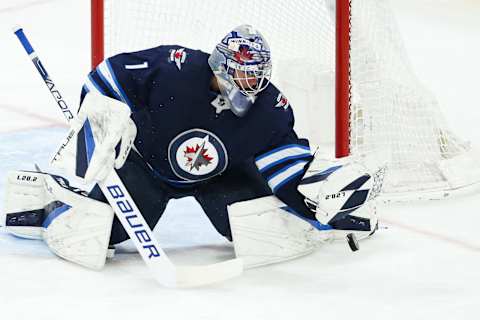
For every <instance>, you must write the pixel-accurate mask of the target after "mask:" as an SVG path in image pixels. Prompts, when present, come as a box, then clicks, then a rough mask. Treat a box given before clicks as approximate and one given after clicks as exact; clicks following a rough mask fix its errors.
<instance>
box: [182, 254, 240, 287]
mask: <svg viewBox="0 0 480 320" xmlns="http://www.w3.org/2000/svg"><path fill="white" fill-rule="evenodd" d="M243 270H244V267H243V260H242V259H240V258H235V259H231V260H227V261H223V262H219V263H214V264H210V265H205V266H189V267H178V268H177V275H176V284H175V287H179V288H189V287H199V286H205V285H209V284H212V283H216V282H221V281H225V280H228V279H231V278H235V277H238V276H239V275H241V274H242V273H243Z"/></svg>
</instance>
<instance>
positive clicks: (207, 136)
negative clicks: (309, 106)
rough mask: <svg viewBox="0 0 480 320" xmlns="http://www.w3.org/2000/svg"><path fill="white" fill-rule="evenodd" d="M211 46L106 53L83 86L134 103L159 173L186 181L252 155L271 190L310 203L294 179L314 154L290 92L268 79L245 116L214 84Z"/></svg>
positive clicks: (142, 147) (145, 149) (143, 146)
mask: <svg viewBox="0 0 480 320" xmlns="http://www.w3.org/2000/svg"><path fill="white" fill-rule="evenodd" d="M208 57H209V54H207V53H204V52H202V51H198V50H191V49H188V48H183V47H180V46H159V47H156V48H152V49H148V50H143V51H138V52H132V53H122V54H119V55H116V56H113V57H111V58H108V59H106V60H105V61H103V62H102V63H101V64H100V65H99V66H98V67H97V68H96V69H94V70H93V71H92V72H91V73H90V74H89V75H88V79H87V81H86V83H85V85H84V87H83V90H82V100H83V97H84V96H85V94H86V93H87V92H90V91H92V92H97V93H100V94H103V95H106V96H108V97H111V98H114V99H117V100H121V101H123V102H124V103H126V104H127V105H128V106H129V107H130V109H131V111H132V119H133V121H134V122H135V124H136V126H137V129H138V133H137V138H136V140H135V147H136V149H137V150H138V151H139V153H140V155H141V156H142V157H143V159H144V160H145V161H146V162H147V163H148V165H149V166H150V167H151V168H152V170H153V171H154V172H155V174H156V175H157V176H158V177H159V178H161V179H163V180H164V181H166V182H168V183H169V184H171V185H173V186H180V185H181V186H189V185H194V184H197V183H199V182H201V181H204V180H207V179H210V178H212V177H214V176H216V175H219V174H221V173H222V172H224V171H225V170H235V168H238V167H240V166H242V165H243V164H244V163H245V161H252V160H253V161H255V163H256V165H257V168H258V170H259V171H260V172H261V173H262V175H263V177H264V178H265V179H266V181H267V182H268V185H269V186H270V188H271V189H272V192H273V193H274V194H275V195H277V196H278V197H279V198H280V199H281V200H282V201H284V202H285V203H286V204H288V205H290V206H291V207H292V208H293V209H296V210H297V211H300V212H305V210H308V209H307V208H306V206H305V205H304V204H303V197H302V196H301V195H300V193H299V192H298V191H297V185H298V183H299V181H300V179H301V178H302V177H303V175H304V173H305V170H306V168H307V166H308V164H309V163H310V161H311V159H312V155H311V151H310V148H309V143H308V141H307V140H306V139H300V138H298V137H297V135H296V133H295V132H294V130H293V124H294V118H293V113H292V108H291V106H290V105H289V102H288V100H287V99H286V98H285V97H284V96H283V95H282V93H281V92H280V91H279V90H278V89H277V88H276V87H275V86H274V85H273V84H270V85H269V86H268V87H267V88H266V89H265V90H264V91H262V92H261V93H259V95H258V97H257V99H256V101H255V103H254V105H253V106H252V107H251V109H250V110H249V112H248V113H247V114H246V115H245V116H244V117H241V118H239V117H237V116H235V115H234V114H233V113H232V112H231V111H230V110H228V109H226V108H225V104H224V101H223V98H222V96H221V95H220V94H219V93H218V92H214V91H212V89H211V82H212V78H213V73H212V71H211V69H210V67H209V65H208V62H207V60H208Z"/></svg>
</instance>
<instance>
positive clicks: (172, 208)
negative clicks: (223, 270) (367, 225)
mask: <svg viewBox="0 0 480 320" xmlns="http://www.w3.org/2000/svg"><path fill="white" fill-rule="evenodd" d="M88 4H89V1H86V0H62V1H60V0H57V1H52V0H51V1H48V0H44V1H38V0H37V1H33V0H30V1H27V0H23V1H22V0H2V2H1V4H0V43H1V45H0V48H1V50H0V57H1V59H0V64H1V66H2V68H1V69H2V77H1V78H0V88H1V89H0V119H1V125H0V200H3V189H4V188H3V185H4V181H3V180H4V178H5V174H6V172H7V171H8V170H11V169H33V163H38V164H39V165H40V166H41V167H45V166H47V165H48V161H49V158H50V156H51V154H52V152H53V151H54V148H55V147H54V145H55V143H54V142H55V141H59V140H60V138H61V137H62V136H63V134H64V133H65V132H66V127H65V126H64V125H63V124H62V123H63V122H62V120H63V119H62V116H61V115H60V114H59V113H58V110H57V109H56V108H55V106H53V105H52V99H51V97H50V96H49V93H48V92H47V91H46V90H45V88H44V87H43V83H42V81H41V79H40V77H39V76H38V75H37V74H36V71H35V70H34V68H33V66H32V65H31V62H30V61H29V60H28V58H27V57H26V55H25V53H24V52H23V49H22V48H21V47H20V46H19V44H18V43H17V40H16V38H15V37H14V36H13V34H12V32H11V28H12V26H13V25H15V24H20V25H22V26H23V27H24V28H25V30H26V32H27V33H28V35H29V36H30V37H31V41H32V43H33V46H34V47H35V48H36V50H37V52H38V53H39V55H40V57H41V59H42V60H43V61H44V63H45V65H46V68H47V70H48V71H49V73H50V75H51V76H52V78H53V79H54V80H55V81H56V82H57V85H58V86H59V88H60V90H62V92H63V93H64V96H65V97H66V99H67V101H69V103H70V104H71V105H72V106H73V105H75V104H77V103H78V93H79V89H80V87H81V85H82V83H83V79H84V76H85V74H87V72H88V71H89V58H88V57H89V25H88V15H89V5H88ZM394 6H395V10H396V13H397V14H398V18H399V21H400V26H401V28H402V31H403V32H404V35H405V37H406V44H407V48H408V49H409V51H410V54H411V55H412V60H413V64H414V66H415V68H416V70H417V72H418V74H419V76H420V77H421V78H423V79H424V80H425V82H426V83H427V85H428V86H429V87H430V88H431V89H432V90H433V91H434V92H435V94H437V96H438V97H439V100H440V101H441V103H442V105H443V106H444V108H445V113H446V114H447V116H448V119H449V122H450V124H451V126H452V128H453V129H454V130H455V131H456V132H457V133H459V135H461V136H464V137H466V138H468V139H470V140H472V141H473V142H474V143H477V144H478V142H479V141H480V130H479V129H478V123H480V110H479V103H478V98H477V95H476V94H477V92H478V74H480V62H479V61H478V57H479V56H480V42H479V41H478V39H479V34H480V22H479V21H478V17H479V16H480V5H479V4H478V2H476V1H467V0H463V1H458V0H457V1H453V0H443V1H427V0H420V1H418V0H417V1H413V0H407V1H405V0H404V1H401V0H396V1H394ZM266 14H267V13H266ZM1 208H2V204H1V201H0V212H1ZM479 208H480V196H479V195H471V196H464V197H461V198H457V199H449V200H446V201H442V202H430V203H426V204H407V205H395V206H388V207H387V206H385V207H382V208H381V209H380V214H381V224H382V225H383V226H384V227H386V228H383V229H381V230H380V231H379V232H378V234H377V235H376V236H375V237H373V238H372V239H369V240H367V241H364V242H362V243H361V250H360V251H358V252H357V253H351V252H350V251H349V249H348V248H347V246H346V245H345V244H343V243H338V244H333V245H328V246H324V247H322V248H321V249H320V250H318V251H317V252H316V253H314V254H312V255H310V256H307V257H305V258H302V259H298V260H295V261H291V262H288V263H283V264H278V265H274V266H270V267H265V268H259V269H254V270H249V271H247V272H246V273H245V274H244V275H243V276H242V277H240V278H237V279H234V280H231V281H228V282H225V283H221V284H217V285H212V286H210V287H206V288H201V289H194V290H171V289H165V288H161V287H159V286H158V285H157V284H156V283H155V282H154V281H152V279H151V278H150V277H149V275H148V270H147V269H146V268H145V266H144V265H143V262H142V261H141V259H140V257H139V256H138V255H137V254H135V253H133V249H132V248H131V247H129V246H124V247H123V248H121V250H119V253H118V254H117V256H116V257H115V258H114V259H113V260H112V261H109V263H108V264H107V266H106V267H105V269H104V270H103V271H101V272H93V271H89V270H86V269H84V268H81V267H77V266H75V265H72V264H70V263H67V262H65V261H62V260H60V259H58V258H56V257H55V256H53V255H52V254H51V253H50V252H49V251H48V249H47V248H46V247H45V245H44V244H43V243H42V242H39V241H26V240H21V239H17V238H14V237H12V236H10V235H7V234H6V233H5V232H3V230H2V231H0V319H15V320H17V319H29V320H31V319H127V318H129V317H135V318H146V317H149V318H151V319H239V320H240V319H241V320H244V319H289V320H290V319H306V318H315V319H350V318H353V319H382V320H384V319H402V320H404V319H449V320H450V319H479V318H480V311H479V308H478V307H479V302H480V293H479V290H478V288H479V286H480V272H479V270H480V236H479V232H478V226H479V224H480V213H479ZM156 234H157V236H158V238H159V241H160V243H161V244H162V245H163V246H164V247H165V248H166V250H167V252H168V253H169V254H170V255H171V256H172V258H173V260H174V261H175V262H176V263H178V264H201V263H207V262H213V261H221V260H224V259H227V258H230V257H232V255H233V251H232V249H231V247H230V246H229V245H228V244H227V243H226V242H225V241H224V240H223V239H222V238H221V237H220V236H218V235H217V234H216V232H215V231H214V230H213V228H212V227H211V225H210V224H209V222H208V220H207V219H206V218H205V217H204V216H203V214H202V212H201V210H200V208H199V207H198V205H197V204H196V203H195V202H194V201H192V200H191V199H188V198H187V199H182V200H178V201H175V202H171V203H170V204H169V207H168V209H167V212H166V213H165V215H164V217H163V218H162V220H161V222H160V224H159V226H158V228H157V229H156Z"/></svg>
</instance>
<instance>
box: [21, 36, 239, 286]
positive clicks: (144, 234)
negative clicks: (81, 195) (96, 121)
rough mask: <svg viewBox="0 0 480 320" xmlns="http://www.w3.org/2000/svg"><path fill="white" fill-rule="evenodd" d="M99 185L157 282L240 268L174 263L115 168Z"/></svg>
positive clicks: (183, 282)
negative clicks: (177, 264)
mask: <svg viewBox="0 0 480 320" xmlns="http://www.w3.org/2000/svg"><path fill="white" fill-rule="evenodd" d="M14 33H15V35H16V36H17V37H18V39H19V40H20V42H21V43H22V45H23V48H24V49H25V51H26V52H27V54H28V55H29V57H30V59H31V60H32V62H33V64H34V65H35V67H36V68H37V70H38V72H39V73H40V75H41V76H42V78H43V80H44V82H45V84H46V86H47V88H48V89H49V91H50V93H51V94H52V96H53V97H54V98H55V101H56V102H57V105H58V107H59V108H60V110H61V111H62V113H63V115H64V116H65V119H66V120H67V122H70V121H71V120H72V119H73V118H74V115H73V113H72V112H71V110H70V108H69V107H68V105H67V103H66V102H65V100H64V99H63V97H62V95H61V94H60V92H59V91H58V89H57V87H56V85H55V83H54V82H53V81H52V79H51V78H50V76H49V75H48V73H47V71H46V70H45V67H44V66H43V64H42V62H41V61H40V58H39V57H38V55H37V54H36V53H35V50H33V47H32V45H31V44H30V42H29V41H28V39H27V37H26V36H25V33H24V32H23V29H22V28H20V27H16V28H14ZM99 186H100V188H101V190H102V192H103V194H104V195H105V197H106V198H107V200H108V202H109V203H110V205H111V206H112V208H113V210H114V212H115V214H116V216H117V218H118V219H119V220H120V222H121V223H122V226H123V227H124V228H125V231H126V232H127V233H128V235H129V236H130V239H131V240H132V241H133V243H134V244H135V246H136V248H137V250H138V252H139V253H140V255H141V256H142V258H143V260H144V261H145V263H146V264H147V266H148V267H149V268H150V270H151V272H152V274H153V276H154V278H155V279H156V280H157V281H158V282H159V283H160V284H162V285H164V286H168V287H192V286H201V285H206V284H210V283H214V282H219V281H223V280H227V279H230V278H233V277H236V276H238V275H240V274H241V273H242V272H243V262H242V260H241V259H238V258H237V259H231V260H227V261H224V262H220V263H215V264H210V265H205V266H186V267H176V266H175V265H174V264H173V263H172V262H171V260H170V259H169V258H168V256H167V255H166V254H165V252H164V251H163V250H162V248H161V247H160V245H159V244H158V242H157V240H156V238H155V236H154V235H153V232H152V230H151V229H150V227H149V226H148V224H147V222H146V221H145V219H144V218H143V215H142V213H141V212H140V210H139V209H138V207H137V205H136V204H135V202H134V201H133V199H132V197H131V196H130V194H129V193H128V191H127V189H126V188H125V186H124V185H123V182H122V181H121V180H120V177H119V176H118V175H117V173H116V171H115V170H112V171H111V172H110V174H109V175H108V177H107V178H106V179H105V180H103V181H102V182H100V183H99Z"/></svg>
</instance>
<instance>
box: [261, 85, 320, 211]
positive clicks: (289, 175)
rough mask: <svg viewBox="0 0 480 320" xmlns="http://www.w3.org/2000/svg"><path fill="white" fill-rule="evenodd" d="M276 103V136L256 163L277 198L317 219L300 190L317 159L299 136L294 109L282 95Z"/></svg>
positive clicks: (274, 119) (273, 130) (273, 119)
mask: <svg viewBox="0 0 480 320" xmlns="http://www.w3.org/2000/svg"><path fill="white" fill-rule="evenodd" d="M276 95H277V94H276ZM275 97H276V96H275ZM274 103H275V104H274V111H273V113H272V115H273V117H272V119H271V121H275V122H276V125H275V128H274V129H272V130H271V132H275V134H274V135H273V136H272V139H271V141H270V142H269V147H267V148H265V150H263V151H262V152H260V153H258V154H256V156H255V164H256V166H257V168H258V170H259V171H260V173H261V174H262V176H263V177H264V179H265V180H266V181H267V183H268V185H269V186H270V188H271V190H272V192H273V194H274V195H275V196H277V197H278V198H279V199H280V200H282V201H283V202H284V203H285V204H287V205H288V206H289V207H290V208H291V209H293V210H294V211H295V212H297V213H299V214H301V215H303V216H305V217H307V218H309V219H315V216H314V214H313V213H312V212H311V211H310V209H308V207H307V206H306V204H305V201H304V200H305V197H304V196H303V195H302V194H301V193H300V192H299V191H298V189H297V187H298V185H299V183H300V181H301V179H302V178H303V176H304V175H305V173H306V171H307V169H308V166H309V165H310V162H311V161H312V159H313V155H312V151H311V150H310V145H309V142H308V140H307V139H301V138H299V137H298V136H297V134H296V133H295V131H294V129H293V125H294V117H293V112H292V110H291V106H290V104H289V103H288V100H286V98H284V97H283V95H282V94H281V93H280V92H278V97H277V98H276V99H275V100H274Z"/></svg>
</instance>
